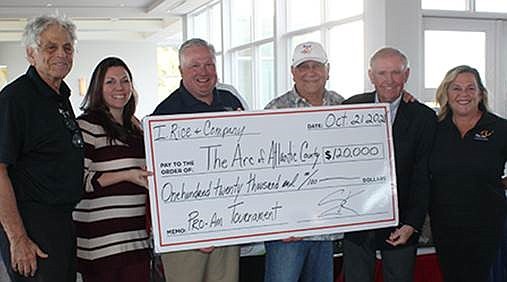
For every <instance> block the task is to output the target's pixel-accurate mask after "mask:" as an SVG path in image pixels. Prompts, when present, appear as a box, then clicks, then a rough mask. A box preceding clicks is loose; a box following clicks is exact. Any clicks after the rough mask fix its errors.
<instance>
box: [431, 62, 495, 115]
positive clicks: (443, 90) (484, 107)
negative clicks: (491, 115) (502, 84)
mask: <svg viewBox="0 0 507 282" xmlns="http://www.w3.org/2000/svg"><path fill="white" fill-rule="evenodd" d="M462 73H471V74H473V76H474V78H475V81H476V82H477V85H478V86H479V90H480V91H481V93H482V99H481V101H480V102H479V110H481V111H484V112H487V111H489V106H488V90H487V89H486V87H484V84H483V83H482V80H481V76H480V75H479V72H478V71H477V69H475V68H472V67H470V66H467V65H461V66H457V67H454V68H452V69H450V70H449V71H448V72H447V73H446V74H445V76H444V79H443V80H442V82H441V83H440V85H439V86H438V88H437V94H436V96H435V100H436V101H437V103H438V105H439V106H440V109H439V111H438V113H437V117H438V120H439V121H441V120H443V119H444V118H445V117H446V116H447V114H448V113H449V112H451V111H452V110H451V108H450V107H449V101H448V96H447V95H448V90H449V85H451V83H452V82H454V80H455V79H456V77H457V76H458V75H459V74H462Z"/></svg>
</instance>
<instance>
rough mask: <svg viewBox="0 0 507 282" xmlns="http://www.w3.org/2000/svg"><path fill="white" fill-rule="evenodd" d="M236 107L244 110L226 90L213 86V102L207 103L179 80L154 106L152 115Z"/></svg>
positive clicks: (230, 109) (211, 110)
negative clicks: (175, 87) (178, 85)
mask: <svg viewBox="0 0 507 282" xmlns="http://www.w3.org/2000/svg"><path fill="white" fill-rule="evenodd" d="M237 109H242V110H244V106H243V105H242V104H241V102H240V100H239V99H238V98H236V96H234V94H232V93H230V92H229V91H227V90H221V89H220V90H219V89H216V88H214V89H213V102H212V103H211V105H208V104H207V103H205V102H203V101H200V100H198V99H196V98H195V97H194V96H192V95H191V94H190V93H189V92H188V90H187V89H186V88H185V86H183V83H182V82H180V87H179V88H178V89H176V90H175V91H174V92H173V93H171V94H170V95H169V97H167V98H166V99H165V100H164V101H162V102H161V103H160V104H159V105H158V106H157V108H155V111H154V112H153V115H168V114H187V113H204V112H223V111H235V110H237Z"/></svg>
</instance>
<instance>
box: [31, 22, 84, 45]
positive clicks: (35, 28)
mask: <svg viewBox="0 0 507 282" xmlns="http://www.w3.org/2000/svg"><path fill="white" fill-rule="evenodd" d="M52 25H58V26H61V27H62V28H63V29H65V30H66V31H67V33H68V34H69V36H70V39H71V40H72V44H75V43H76V40H77V36H76V25H75V24H74V23H73V22H72V21H71V20H70V19H67V18H64V17H59V16H49V15H44V16H38V17H35V18H33V19H31V20H30V21H28V23H27V24H26V26H25V30H24V31H23V37H22V39H21V42H22V43H23V46H25V48H29V47H30V48H34V49H35V48H37V46H38V44H39V43H40V42H39V40H40V35H41V33H43V32H44V31H46V29H47V28H48V27H49V26H52Z"/></svg>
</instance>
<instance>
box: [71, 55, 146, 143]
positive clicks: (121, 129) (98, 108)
mask: <svg viewBox="0 0 507 282" xmlns="http://www.w3.org/2000/svg"><path fill="white" fill-rule="evenodd" d="M111 67H122V68H124V69H125V70H126V71H127V74H128V76H129V79H130V82H131V83H133V80H132V73H131V72H130V69H129V68H128V66H127V64H125V62H124V61H123V60H121V59H120V58H116V57H107V58H105V59H103V60H102V61H100V63H99V64H98V65H97V66H96V67H95V69H94V70H93V74H92V78H91V81H90V85H89V86H88V90H87V91H86V95H85V97H84V99H83V102H82V104H81V110H83V111H84V112H85V113H93V114H94V115H96V116H97V117H98V118H99V122H100V123H101V124H102V125H103V127H104V131H105V133H106V136H107V140H108V141H109V143H110V144H112V142H113V140H120V141H122V142H123V143H126V142H127V139H128V138H129V137H131V136H134V137H141V136H142V130H141V128H140V127H139V124H138V120H137V118H136V117H135V116H134V112H135V111H136V99H137V93H136V91H135V89H134V87H133V86H132V92H133V93H132V96H131V97H130V99H129V101H128V102H127V104H126V105H125V107H124V108H123V117H122V118H123V125H120V124H118V123H117V122H115V121H114V118H113V115H112V114H111V112H110V111H109V108H108V107H107V105H106V102H105V101H104V95H103V92H102V90H103V85H104V80H105V77H106V72H107V70H108V69H109V68H111Z"/></svg>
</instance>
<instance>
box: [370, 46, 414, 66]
mask: <svg viewBox="0 0 507 282" xmlns="http://www.w3.org/2000/svg"><path fill="white" fill-rule="evenodd" d="M390 56H398V57H399V58H400V59H401V61H402V63H403V69H404V70H406V69H407V68H408V67H409V65H408V59H407V56H406V55H405V54H404V53H403V52H401V50H399V49H396V48H393V47H384V48H381V49H379V50H377V51H375V53H373V55H372V56H371V58H370V69H372V68H373V63H374V62H375V60H377V59H378V58H385V57H390Z"/></svg>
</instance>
